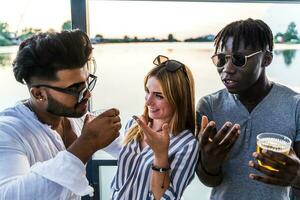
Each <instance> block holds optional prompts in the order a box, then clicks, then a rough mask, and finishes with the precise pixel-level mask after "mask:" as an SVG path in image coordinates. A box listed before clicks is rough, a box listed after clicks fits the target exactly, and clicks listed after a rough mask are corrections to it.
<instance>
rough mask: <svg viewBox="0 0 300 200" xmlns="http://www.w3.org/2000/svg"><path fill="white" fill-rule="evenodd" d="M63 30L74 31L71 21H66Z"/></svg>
mask: <svg viewBox="0 0 300 200" xmlns="http://www.w3.org/2000/svg"><path fill="white" fill-rule="evenodd" d="M61 29H62V30H71V29H72V23H71V20H68V21H65V22H64V23H63V25H62V26H61Z"/></svg>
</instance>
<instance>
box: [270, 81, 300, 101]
mask: <svg viewBox="0 0 300 200" xmlns="http://www.w3.org/2000/svg"><path fill="white" fill-rule="evenodd" d="M273 84H274V85H273V87H274V88H273V89H274V92H275V93H279V94H280V95H287V96H295V98H299V93H298V92H296V91H295V90H293V89H291V88H289V87H287V86H285V85H282V84H279V83H273Z"/></svg>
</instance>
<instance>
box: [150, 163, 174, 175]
mask: <svg viewBox="0 0 300 200" xmlns="http://www.w3.org/2000/svg"><path fill="white" fill-rule="evenodd" d="M151 167H152V170H154V171H157V172H160V173H165V172H167V171H169V170H170V169H171V168H170V167H167V168H162V167H157V166H155V165H153V164H152V166H151Z"/></svg>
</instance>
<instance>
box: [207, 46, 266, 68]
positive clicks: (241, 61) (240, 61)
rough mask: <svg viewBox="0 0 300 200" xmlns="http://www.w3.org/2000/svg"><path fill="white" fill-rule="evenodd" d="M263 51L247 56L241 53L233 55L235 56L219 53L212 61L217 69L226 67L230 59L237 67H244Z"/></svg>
mask: <svg viewBox="0 0 300 200" xmlns="http://www.w3.org/2000/svg"><path fill="white" fill-rule="evenodd" d="M261 52H262V50H259V51H256V52H254V53H252V54H249V55H247V56H245V55H243V54H241V53H233V54H224V53H217V54H214V55H213V56H212V57H211V59H212V61H213V63H214V65H215V66H216V67H224V65H225V64H226V63H227V62H228V59H229V58H231V62H232V64H234V65H235V66H237V67H244V66H245V65H246V63H247V61H248V59H249V58H251V57H253V56H255V55H257V54H259V53H261Z"/></svg>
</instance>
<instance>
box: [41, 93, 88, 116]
mask: <svg viewBox="0 0 300 200" xmlns="http://www.w3.org/2000/svg"><path fill="white" fill-rule="evenodd" d="M47 96H48V106H47V112H49V113H51V114H53V115H57V116H61V117H70V118H79V117H82V116H83V115H84V114H85V113H86V112H87V110H83V111H82V110H81V111H77V110H76V107H77V106H78V105H79V104H80V103H76V104H75V105H74V106H73V107H67V106H65V105H63V104H62V103H60V102H59V101H57V100H56V99H54V98H53V97H52V96H51V95H50V94H49V93H47ZM85 101H87V99H84V100H82V101H81V103H82V102H85Z"/></svg>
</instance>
